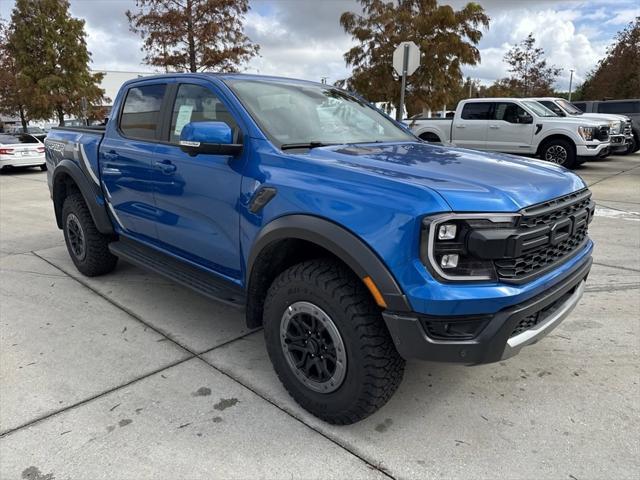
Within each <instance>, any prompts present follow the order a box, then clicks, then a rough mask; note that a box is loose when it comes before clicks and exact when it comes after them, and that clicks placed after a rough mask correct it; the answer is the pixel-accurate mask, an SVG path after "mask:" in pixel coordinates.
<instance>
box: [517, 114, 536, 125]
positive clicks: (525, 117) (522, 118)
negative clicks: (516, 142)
mask: <svg viewBox="0 0 640 480" xmlns="http://www.w3.org/2000/svg"><path fill="white" fill-rule="evenodd" d="M518 123H525V124H529V123H533V117H532V116H531V115H519V116H518Z"/></svg>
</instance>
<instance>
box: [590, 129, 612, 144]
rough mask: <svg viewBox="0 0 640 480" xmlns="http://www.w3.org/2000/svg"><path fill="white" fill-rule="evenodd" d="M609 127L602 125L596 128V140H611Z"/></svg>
mask: <svg viewBox="0 0 640 480" xmlns="http://www.w3.org/2000/svg"><path fill="white" fill-rule="evenodd" d="M609 130H610V128H609V127H606V126H602V127H600V128H598V129H596V134H595V136H594V139H595V140H600V141H601V142H606V141H607V140H609Z"/></svg>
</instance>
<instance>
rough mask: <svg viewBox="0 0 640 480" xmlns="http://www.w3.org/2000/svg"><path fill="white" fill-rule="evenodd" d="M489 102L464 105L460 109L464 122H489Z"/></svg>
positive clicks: (490, 104)
mask: <svg viewBox="0 0 640 480" xmlns="http://www.w3.org/2000/svg"><path fill="white" fill-rule="evenodd" d="M492 105H493V104H492V103H491V102H477V103H466V104H465V105H464V107H463V108H462V118H463V119H464V120H489V119H490V118H491V106H492Z"/></svg>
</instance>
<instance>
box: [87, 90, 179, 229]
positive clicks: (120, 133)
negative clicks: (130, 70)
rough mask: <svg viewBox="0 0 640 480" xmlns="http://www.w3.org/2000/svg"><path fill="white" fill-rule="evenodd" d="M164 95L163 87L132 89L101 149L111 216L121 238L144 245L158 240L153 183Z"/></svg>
mask: <svg viewBox="0 0 640 480" xmlns="http://www.w3.org/2000/svg"><path fill="white" fill-rule="evenodd" d="M166 90H167V85H166V84H164V83H150V84H142V85H139V84H136V86H135V87H131V88H129V90H128V91H127V92H126V93H125V98H124V104H123V106H122V108H121V113H120V115H119V116H117V115H116V116H115V117H117V118H113V119H112V120H110V121H109V123H108V125H107V132H106V135H105V136H104V139H103V140H102V143H101V144H100V162H99V163H100V178H101V179H102V184H103V187H104V191H105V194H106V196H107V205H108V207H109V210H110V213H111V216H112V217H113V220H114V221H115V222H116V225H117V228H118V230H119V231H120V232H121V233H125V234H127V235H131V236H137V237H143V238H144V239H145V240H150V239H153V238H155V237H156V216H157V212H156V208H155V203H154V196H153V186H152V181H151V180H152V175H153V168H154V167H153V160H154V156H153V155H154V151H155V148H156V142H157V139H158V135H159V131H160V123H161V122H160V107H161V105H162V102H163V99H164V94H165V91H166Z"/></svg>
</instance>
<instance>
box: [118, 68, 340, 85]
mask: <svg viewBox="0 0 640 480" xmlns="http://www.w3.org/2000/svg"><path fill="white" fill-rule="evenodd" d="M176 77H182V78H219V79H222V80H225V79H229V80H256V81H258V80H260V81H268V82H274V83H275V82H287V83H300V84H307V85H323V86H327V87H331V86H332V85H326V84H321V83H319V82H313V81H311V80H301V79H298V78H289V77H277V76H273V75H257V74H250V73H214V72H186V73H181V72H175V73H161V74H158V75H149V76H144V77H139V78H134V79H131V80H128V81H126V82H124V83H123V86H124V85H131V84H133V83H137V82H146V81H149V80H156V79H163V78H176Z"/></svg>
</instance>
